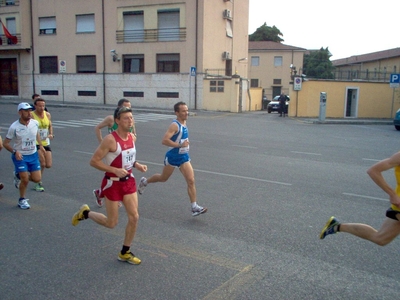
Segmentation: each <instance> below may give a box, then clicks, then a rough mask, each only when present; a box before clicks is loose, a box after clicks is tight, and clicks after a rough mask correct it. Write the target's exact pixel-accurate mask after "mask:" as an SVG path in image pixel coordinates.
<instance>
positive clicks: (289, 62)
mask: <svg viewBox="0 0 400 300" xmlns="http://www.w3.org/2000/svg"><path fill="white" fill-rule="evenodd" d="M306 51H307V50H306V49H303V48H299V47H293V46H288V45H284V44H281V43H276V42H271V41H257V42H249V62H248V65H249V78H250V87H251V88H262V90H263V95H265V96H267V99H269V100H272V99H273V97H274V96H276V95H279V94H281V92H284V93H285V94H289V89H290V86H291V82H292V76H294V75H296V74H297V75H301V74H302V68H303V57H304V53H305V52H306Z"/></svg>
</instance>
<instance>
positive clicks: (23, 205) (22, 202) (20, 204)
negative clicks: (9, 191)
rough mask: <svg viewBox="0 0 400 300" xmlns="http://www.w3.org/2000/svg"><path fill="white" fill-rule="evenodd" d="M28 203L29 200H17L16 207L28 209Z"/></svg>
mask: <svg viewBox="0 0 400 300" xmlns="http://www.w3.org/2000/svg"><path fill="white" fill-rule="evenodd" d="M28 201H29V199H26V198H22V199H19V200H18V207H19V208H20V209H30V208H31V206H30V205H29V203H28Z"/></svg>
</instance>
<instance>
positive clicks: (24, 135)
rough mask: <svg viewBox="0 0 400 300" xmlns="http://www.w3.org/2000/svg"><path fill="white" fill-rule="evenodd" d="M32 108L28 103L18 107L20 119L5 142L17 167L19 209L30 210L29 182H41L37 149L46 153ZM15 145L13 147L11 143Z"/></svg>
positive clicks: (16, 185)
mask: <svg viewBox="0 0 400 300" xmlns="http://www.w3.org/2000/svg"><path fill="white" fill-rule="evenodd" d="M31 112H32V106H31V105H30V104H28V103H26V102H22V103H20V104H19V105H18V114H19V119H18V120H17V121H15V122H14V123H12V124H11V126H10V128H9V129H8V132H7V135H6V138H5V140H4V148H6V149H7V150H8V151H10V152H11V153H12V156H11V158H12V161H13V163H14V166H15V171H14V184H15V187H16V188H18V189H19V196H20V198H19V200H18V207H19V208H21V209H29V208H30V205H29V203H28V200H29V199H26V198H25V193H26V189H27V187H28V183H29V180H31V181H33V182H35V183H38V182H40V180H41V173H40V161H39V156H38V153H37V149H36V142H37V143H38V144H39V148H40V149H41V150H42V151H44V149H43V145H42V141H41V140H40V136H39V123H38V122H37V121H36V120H33V119H32V117H31ZM12 140H13V141H14V145H13V146H11V144H10V143H11V141H12Z"/></svg>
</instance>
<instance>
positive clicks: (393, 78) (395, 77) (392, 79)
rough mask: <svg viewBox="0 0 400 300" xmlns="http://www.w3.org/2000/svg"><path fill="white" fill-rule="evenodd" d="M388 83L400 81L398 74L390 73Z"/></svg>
mask: <svg viewBox="0 0 400 300" xmlns="http://www.w3.org/2000/svg"><path fill="white" fill-rule="evenodd" d="M390 83H400V74H390Z"/></svg>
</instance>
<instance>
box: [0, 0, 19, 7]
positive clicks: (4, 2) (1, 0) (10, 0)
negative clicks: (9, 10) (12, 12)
mask: <svg viewBox="0 0 400 300" xmlns="http://www.w3.org/2000/svg"><path fill="white" fill-rule="evenodd" d="M10 5H19V0H0V6H10Z"/></svg>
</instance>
